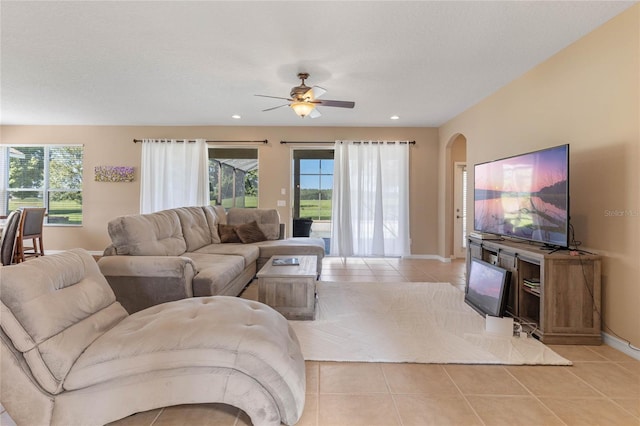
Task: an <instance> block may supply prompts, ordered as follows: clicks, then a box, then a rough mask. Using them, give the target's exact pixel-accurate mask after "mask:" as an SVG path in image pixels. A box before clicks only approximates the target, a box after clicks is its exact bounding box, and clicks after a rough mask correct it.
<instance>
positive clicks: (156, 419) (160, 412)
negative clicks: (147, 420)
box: [149, 407, 165, 426]
mask: <svg viewBox="0 0 640 426" xmlns="http://www.w3.org/2000/svg"><path fill="white" fill-rule="evenodd" d="M164 409H165V407H162V408H161V409H160V411H158V415H156V417H155V418H154V419H153V420H152V421H151V424H150V425H149V426H153V425H154V424H155V422H156V421H158V419H159V418H160V415H161V414H162V413H164Z"/></svg>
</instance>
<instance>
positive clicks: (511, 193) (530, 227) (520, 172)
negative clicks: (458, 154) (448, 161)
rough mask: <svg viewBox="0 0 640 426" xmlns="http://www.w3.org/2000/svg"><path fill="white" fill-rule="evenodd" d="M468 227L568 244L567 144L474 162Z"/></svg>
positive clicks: (522, 237)
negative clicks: (471, 209) (472, 200)
mask: <svg viewBox="0 0 640 426" xmlns="http://www.w3.org/2000/svg"><path fill="white" fill-rule="evenodd" d="M473 193H474V211H475V212H474V229H475V230H476V231H478V232H484V233H489V234H496V235H500V236H508V237H514V238H520V239H524V240H529V241H533V242H539V243H543V244H546V245H549V246H552V247H568V246H569V145H560V146H556V147H553V148H547V149H543V150H539V151H535V152H529V153H526V154H521V155H516V156H513V157H509V158H503V159H500V160H496V161H491V162H487V163H480V164H476V165H475V166H474V191H473Z"/></svg>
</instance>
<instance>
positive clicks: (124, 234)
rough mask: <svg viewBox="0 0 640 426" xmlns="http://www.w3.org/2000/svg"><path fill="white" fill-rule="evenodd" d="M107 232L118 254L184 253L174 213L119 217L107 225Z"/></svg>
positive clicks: (160, 254)
mask: <svg viewBox="0 0 640 426" xmlns="http://www.w3.org/2000/svg"><path fill="white" fill-rule="evenodd" d="M108 231H109V236H110V237H111V241H112V242H113V245H114V246H115V248H116V252H117V253H118V254H129V255H132V256H180V255H181V254H182V253H184V252H185V251H187V243H186V242H185V240H184V236H183V234H182V226H181V225H180V219H179V218H178V213H176V211H175V210H163V211H159V212H155V213H149V214H135V215H128V216H120V217H118V218H116V219H113V220H112V221H110V222H109V225H108Z"/></svg>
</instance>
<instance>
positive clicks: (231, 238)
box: [218, 223, 242, 243]
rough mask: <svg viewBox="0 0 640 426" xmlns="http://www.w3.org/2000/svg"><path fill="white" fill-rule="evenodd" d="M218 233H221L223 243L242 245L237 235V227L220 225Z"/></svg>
mask: <svg viewBox="0 0 640 426" xmlns="http://www.w3.org/2000/svg"><path fill="white" fill-rule="evenodd" d="M218 232H219V233H220V242H221V243H241V242H242V241H240V237H238V234H237V233H236V227H235V226H233V225H225V224H224V223H220V224H218Z"/></svg>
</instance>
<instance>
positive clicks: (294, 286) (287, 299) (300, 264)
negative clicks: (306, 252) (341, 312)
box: [257, 256, 318, 320]
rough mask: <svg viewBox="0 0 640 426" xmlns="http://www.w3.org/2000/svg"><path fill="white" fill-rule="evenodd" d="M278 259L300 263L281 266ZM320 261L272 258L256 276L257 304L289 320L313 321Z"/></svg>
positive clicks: (308, 257)
mask: <svg viewBox="0 0 640 426" xmlns="http://www.w3.org/2000/svg"><path fill="white" fill-rule="evenodd" d="M276 259H285V260H286V259H289V260H291V259H297V264H295V265H281V266H278V265H274V264H273V261H274V260H276ZM317 261H318V259H317V258H316V256H273V257H272V258H271V259H269V261H268V262H267V263H266V264H265V265H264V266H263V267H262V269H260V271H259V272H258V274H257V277H258V300H259V301H260V302H262V303H266V304H267V305H269V306H271V307H272V308H274V309H275V310H277V311H278V312H280V313H281V314H282V315H284V317H285V318H287V319H291V320H313V319H314V318H315V313H316V277H317V275H318V272H317V270H318V268H317ZM276 263H277V261H276Z"/></svg>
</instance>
